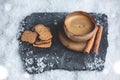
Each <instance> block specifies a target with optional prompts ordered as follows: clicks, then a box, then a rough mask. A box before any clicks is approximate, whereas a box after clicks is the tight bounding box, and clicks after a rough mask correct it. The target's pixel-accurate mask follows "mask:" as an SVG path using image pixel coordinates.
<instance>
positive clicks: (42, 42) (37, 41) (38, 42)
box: [34, 39, 52, 45]
mask: <svg viewBox="0 0 120 80" xmlns="http://www.w3.org/2000/svg"><path fill="white" fill-rule="evenodd" d="M51 41H52V40H51V39H49V40H46V41H44V40H36V41H35V43H34V44H36V45H39V44H45V43H49V42H51Z"/></svg>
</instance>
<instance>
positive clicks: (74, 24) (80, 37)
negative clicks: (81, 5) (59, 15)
mask: <svg viewBox="0 0 120 80" xmlns="http://www.w3.org/2000/svg"><path fill="white" fill-rule="evenodd" d="M95 27H96V21H95V19H94V17H93V16H92V15H90V14H89V13H86V12H83V11H76V12H72V13H70V14H68V15H67V16H66V18H65V21H64V31H65V33H66V35H67V37H68V38H69V39H71V40H73V41H75V42H84V41H87V40H89V39H90V38H91V37H92V36H93V34H94V32H95Z"/></svg>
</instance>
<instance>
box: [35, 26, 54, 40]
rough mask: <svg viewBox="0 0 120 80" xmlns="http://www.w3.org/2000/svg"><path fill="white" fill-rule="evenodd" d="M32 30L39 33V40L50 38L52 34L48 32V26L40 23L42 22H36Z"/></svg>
mask: <svg viewBox="0 0 120 80" xmlns="http://www.w3.org/2000/svg"><path fill="white" fill-rule="evenodd" d="M33 30H34V31H36V32H37V33H38V34H39V38H40V39H41V40H49V39H51V38H52V34H51V32H50V28H48V27H46V26H44V25H42V24H38V25H36V26H35V27H34V28H33Z"/></svg>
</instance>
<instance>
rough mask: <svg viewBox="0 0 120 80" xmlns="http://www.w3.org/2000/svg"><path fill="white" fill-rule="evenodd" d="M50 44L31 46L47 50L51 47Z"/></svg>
mask: <svg viewBox="0 0 120 80" xmlns="http://www.w3.org/2000/svg"><path fill="white" fill-rule="evenodd" d="M51 45H52V43H51V42H49V43H43V44H33V46H34V47H38V48H49V47H51Z"/></svg>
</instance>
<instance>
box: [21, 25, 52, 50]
mask: <svg viewBox="0 0 120 80" xmlns="http://www.w3.org/2000/svg"><path fill="white" fill-rule="evenodd" d="M21 40H22V41H23V42H28V43H30V44H32V45H33V46H34V47H39V48H49V47H51V45H52V34H51V32H50V28H49V27H46V26H44V25H42V24H38V25H36V26H35V27H33V29H32V30H31V31H30V30H26V31H24V32H23V34H22V36H21Z"/></svg>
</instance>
